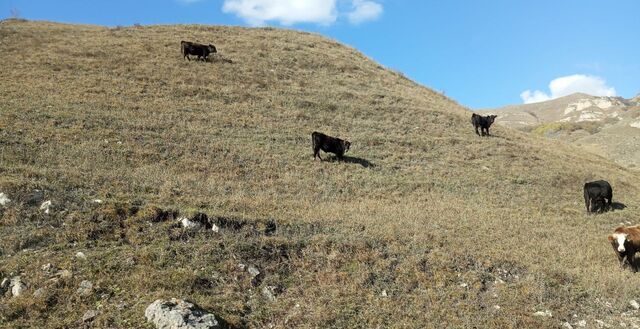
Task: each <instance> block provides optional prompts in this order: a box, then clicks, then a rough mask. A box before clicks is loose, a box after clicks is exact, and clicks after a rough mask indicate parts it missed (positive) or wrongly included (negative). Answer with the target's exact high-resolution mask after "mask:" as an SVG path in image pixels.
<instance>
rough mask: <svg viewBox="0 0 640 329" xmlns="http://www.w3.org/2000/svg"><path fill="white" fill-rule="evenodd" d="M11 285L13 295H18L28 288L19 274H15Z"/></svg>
mask: <svg viewBox="0 0 640 329" xmlns="http://www.w3.org/2000/svg"><path fill="white" fill-rule="evenodd" d="M10 286H11V295H13V297H18V296H20V295H22V294H23V293H24V292H25V290H27V285H26V284H24V282H22V279H21V278H20V277H19V276H15V277H13V278H12V279H11V283H10Z"/></svg>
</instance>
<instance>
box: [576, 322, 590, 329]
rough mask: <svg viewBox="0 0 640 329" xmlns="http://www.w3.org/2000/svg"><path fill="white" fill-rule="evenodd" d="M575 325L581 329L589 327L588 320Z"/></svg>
mask: <svg viewBox="0 0 640 329" xmlns="http://www.w3.org/2000/svg"><path fill="white" fill-rule="evenodd" d="M575 325H576V326H578V327H580V328H584V327H586V326H587V320H580V321H578V322H576V323H575Z"/></svg>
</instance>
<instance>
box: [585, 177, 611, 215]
mask: <svg viewBox="0 0 640 329" xmlns="http://www.w3.org/2000/svg"><path fill="white" fill-rule="evenodd" d="M612 198H613V189H611V185H610V184H609V182H607V181H603V180H598V181H595V182H589V183H585V184H584V205H585V207H586V208H587V212H596V211H599V212H604V211H607V210H609V209H610V208H611V199H612Z"/></svg>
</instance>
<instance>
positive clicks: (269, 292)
mask: <svg viewBox="0 0 640 329" xmlns="http://www.w3.org/2000/svg"><path fill="white" fill-rule="evenodd" d="M274 290H275V288H274V287H272V286H265V287H263V288H262V296H264V298H266V299H267V300H268V301H270V302H275V301H276V296H275V294H274V293H273V292H274Z"/></svg>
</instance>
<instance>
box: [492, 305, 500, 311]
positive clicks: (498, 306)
mask: <svg viewBox="0 0 640 329" xmlns="http://www.w3.org/2000/svg"><path fill="white" fill-rule="evenodd" d="M493 308H494V309H495V310H499V309H500V308H501V307H500V305H493Z"/></svg>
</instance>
